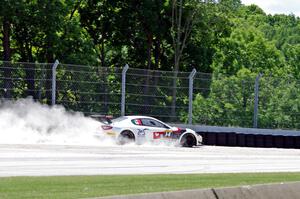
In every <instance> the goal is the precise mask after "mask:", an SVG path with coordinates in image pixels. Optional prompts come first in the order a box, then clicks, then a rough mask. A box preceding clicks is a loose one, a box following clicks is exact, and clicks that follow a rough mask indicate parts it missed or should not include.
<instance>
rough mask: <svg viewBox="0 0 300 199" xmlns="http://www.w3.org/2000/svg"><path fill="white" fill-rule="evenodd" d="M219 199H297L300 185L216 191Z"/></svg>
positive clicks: (262, 186)
mask: <svg viewBox="0 0 300 199" xmlns="http://www.w3.org/2000/svg"><path fill="white" fill-rule="evenodd" d="M214 192H215V194H216V196H217V198H218V199H235V198H236V199H253V198H255V199H297V198H299V197H300V183H287V184H271V185H256V186H243V187H236V188H225V189H215V190H214Z"/></svg>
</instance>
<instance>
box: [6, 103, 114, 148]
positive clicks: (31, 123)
mask: <svg viewBox="0 0 300 199" xmlns="http://www.w3.org/2000/svg"><path fill="white" fill-rule="evenodd" d="M95 133H98V134H99V133H100V134H101V133H102V130H101V124H100V123H99V122H97V121H95V120H93V119H91V118H88V117H85V116H84V115H83V114H82V113H78V112H68V111H66V110H65V108H64V107H63V106H53V107H50V106H48V105H42V104H40V103H38V102H34V101H33V100H32V99H28V98H27V99H19V100H17V101H1V102H0V144H40V143H46V144H70V145H73V144H79V145H97V144H104V143H107V142H108V143H109V144H111V143H112V142H111V141H109V140H108V139H107V138H106V137H105V136H103V139H99V138H96V137H95V136H94V135H95Z"/></svg>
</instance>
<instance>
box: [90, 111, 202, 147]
mask: <svg viewBox="0 0 300 199" xmlns="http://www.w3.org/2000/svg"><path fill="white" fill-rule="evenodd" d="M92 117H93V118H95V119H97V120H98V121H100V122H101V124H102V125H101V128H102V130H103V132H104V134H106V135H109V136H111V137H113V138H115V139H116V141H117V143H118V144H126V143H130V142H135V143H137V144H143V143H145V142H152V143H157V142H164V143H174V144H176V145H179V146H183V147H193V146H197V145H200V144H201V143H202V136H201V135H198V134H197V133H196V132H195V131H193V130H191V129H180V128H177V127H171V126H169V125H168V124H165V123H163V122H162V121H160V120H158V119H156V118H153V117H148V116H122V117H119V118H116V119H112V118H111V117H107V116H92ZM99 133H100V132H99Z"/></svg>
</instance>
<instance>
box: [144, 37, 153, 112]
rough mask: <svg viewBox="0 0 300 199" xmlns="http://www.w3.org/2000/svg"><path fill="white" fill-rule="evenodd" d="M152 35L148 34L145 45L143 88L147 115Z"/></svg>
mask: <svg viewBox="0 0 300 199" xmlns="http://www.w3.org/2000/svg"><path fill="white" fill-rule="evenodd" d="M152 41H153V39H152V34H148V45H147V71H146V81H145V87H144V95H145V96H144V99H145V100H144V114H149V110H150V109H149V97H148V95H149V84H150V75H151V74H150V70H151V65H152V64H151V47H152Z"/></svg>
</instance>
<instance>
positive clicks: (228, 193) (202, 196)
mask: <svg viewBox="0 0 300 199" xmlns="http://www.w3.org/2000/svg"><path fill="white" fill-rule="evenodd" d="M299 196H300V182H291V183H280V184H265V185H253V186H241V187H229V188H216V189H214V188H212V189H195V190H185V191H172V192H160V193H148V194H137V195H124V196H112V197H99V198H93V199H253V198H255V199H282V198H284V199H298V198H299Z"/></svg>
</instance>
